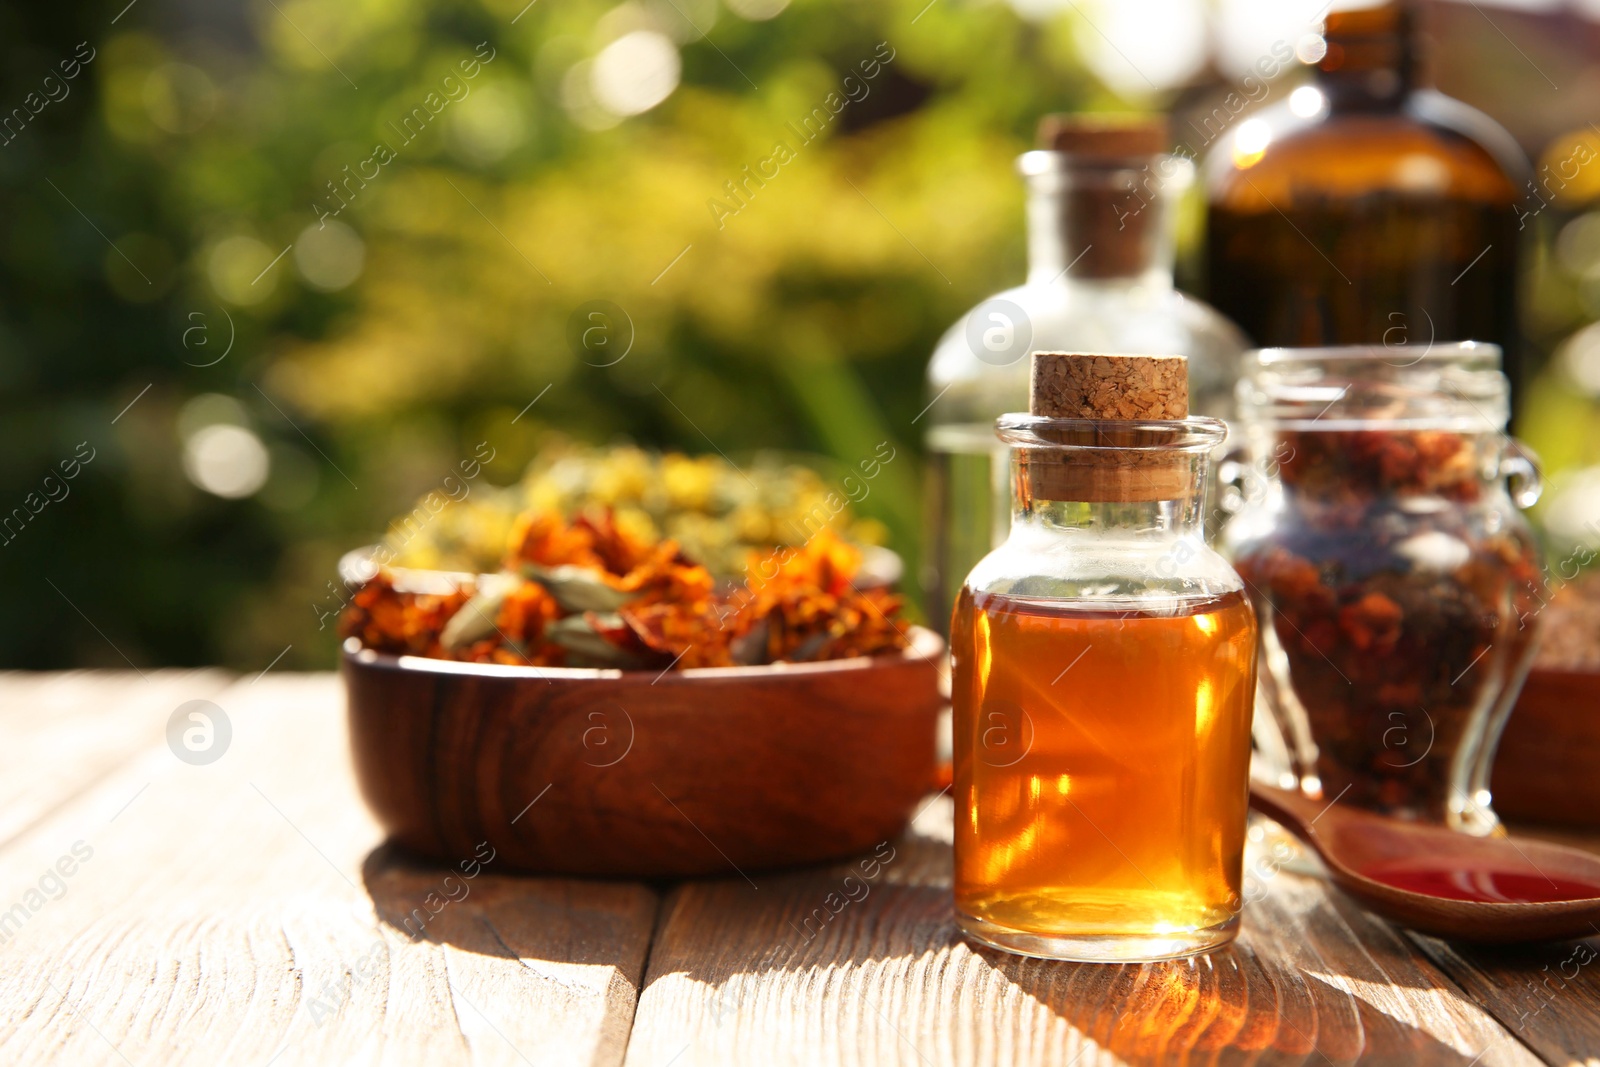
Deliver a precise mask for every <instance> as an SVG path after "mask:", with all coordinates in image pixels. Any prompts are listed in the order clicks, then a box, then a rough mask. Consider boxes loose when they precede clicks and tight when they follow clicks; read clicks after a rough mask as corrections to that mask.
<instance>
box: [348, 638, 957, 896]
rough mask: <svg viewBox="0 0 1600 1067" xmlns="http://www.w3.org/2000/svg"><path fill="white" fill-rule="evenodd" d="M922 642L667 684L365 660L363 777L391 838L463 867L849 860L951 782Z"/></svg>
mask: <svg viewBox="0 0 1600 1067" xmlns="http://www.w3.org/2000/svg"><path fill="white" fill-rule="evenodd" d="M912 637H913V640H914V641H915V642H916V644H915V645H914V646H913V647H912V648H909V649H907V650H905V651H904V652H898V653H885V654H883V655H879V656H860V657H854V658H851V659H844V660H834V661H825V662H811V663H795V664H773V665H768V666H761V667H728V668H713V669H697V670H688V671H661V672H651V671H616V670H580V669H567V668H533V667H511V666H503V665H500V664H476V663H455V662H449V661H443V660H434V659H422V658H417V657H395V656H383V655H379V654H377V653H374V652H370V651H367V650H365V649H360V648H359V647H351V646H348V645H347V647H346V651H345V655H344V660H343V665H342V666H343V676H344V681H345V686H346V690H347V692H348V694H349V707H350V712H349V715H350V735H351V741H352V745H353V749H354V756H355V766H356V776H357V778H358V780H359V781H360V783H361V790H362V794H363V795H364V796H365V797H366V799H367V802H368V803H369V804H370V805H371V806H372V810H373V811H374V812H376V813H377V815H378V819H379V821H380V822H381V823H382V824H383V826H384V828H385V829H387V830H388V831H389V833H391V834H393V835H394V837H395V838H396V839H397V840H399V841H402V842H404V843H405V844H406V845H408V846H410V847H411V848H414V849H416V850H418V851H420V852H423V853H426V854H427V855H430V856H433V857H435V858H436V859H444V860H447V861H448V860H450V859H451V858H452V857H456V856H460V855H462V854H464V853H466V852H468V851H469V850H470V849H471V848H472V847H473V846H474V845H475V844H476V843H477V842H479V841H482V840H485V839H487V840H488V841H489V842H491V844H492V845H493V846H494V847H495V848H496V849H498V850H500V852H502V853H503V854H504V856H505V859H504V862H505V864H506V865H508V866H511V867H515V868H516V869H518V870H523V871H532V872H536V873H553V874H582V875H594V874H598V875H608V876H618V875H621V876H627V877H635V878H659V877H670V876H692V875H708V874H711V875H722V874H730V873H733V872H735V871H742V872H753V871H759V870H762V869H766V868H772V867H793V866H796V865H798V864H802V863H817V862H820V861H826V860H836V859H839V858H840V857H843V856H849V855H851V854H852V853H854V852H856V851H858V850H860V849H862V848H865V847H869V846H870V845H871V844H872V843H874V842H876V841H879V840H882V839H883V838H884V837H888V836H893V835H896V834H899V833H900V831H901V830H902V829H903V828H904V826H905V824H906V819H907V818H908V817H909V816H910V815H911V813H912V811H913V810H914V809H915V807H916V805H917V802H918V801H919V800H920V799H921V797H922V794H923V793H924V792H925V791H926V790H927V788H928V784H929V783H930V782H931V781H933V775H934V727H935V723H936V722H937V719H938V715H939V708H940V704H941V699H940V696H939V677H938V675H939V672H938V664H939V662H940V661H941V659H942V655H943V651H944V646H943V642H942V641H941V640H940V639H939V637H938V636H937V635H935V634H933V633H932V632H930V631H928V630H923V629H920V628H918V629H914V630H913V631H912ZM547 791H548V796H546V792H547ZM536 801H537V802H538V804H539V805H540V807H539V808H538V809H529V808H528V805H529V804H532V803H534V802H536ZM528 810H538V811H540V812H541V813H543V815H544V817H543V818H539V819H531V818H526V817H525V816H524V814H523V813H524V812H525V811H528Z"/></svg>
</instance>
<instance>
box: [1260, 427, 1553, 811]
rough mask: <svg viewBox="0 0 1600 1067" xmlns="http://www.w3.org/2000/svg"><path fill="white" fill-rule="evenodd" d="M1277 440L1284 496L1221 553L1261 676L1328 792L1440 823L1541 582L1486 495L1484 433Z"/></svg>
mask: <svg viewBox="0 0 1600 1067" xmlns="http://www.w3.org/2000/svg"><path fill="white" fill-rule="evenodd" d="M1278 445H1279V449H1280V451H1279V454H1281V455H1290V456H1292V457H1293V458H1292V460H1290V461H1288V462H1285V463H1284V464H1283V466H1282V482H1283V506H1282V509H1281V511H1280V512H1279V513H1278V514H1277V518H1276V522H1275V525H1274V527H1273V528H1272V530H1270V531H1269V532H1267V533H1265V534H1263V535H1262V536H1260V537H1257V538H1255V539H1254V540H1250V541H1247V542H1245V543H1243V544H1242V545H1240V546H1239V547H1238V550H1237V551H1236V554H1235V555H1236V559H1235V565H1236V566H1237V568H1238V570H1239V573H1240V574H1241V575H1243V576H1244V578H1245V579H1246V581H1247V582H1248V583H1249V585H1250V587H1251V591H1252V594H1253V596H1254V598H1255V601H1256V610H1257V613H1258V615H1259V617H1260V619H1261V625H1262V627H1263V631H1264V633H1263V639H1264V640H1266V641H1267V643H1268V646H1269V654H1268V656H1267V658H1266V662H1267V664H1268V665H1269V667H1271V666H1272V665H1273V664H1274V663H1279V664H1286V666H1287V672H1286V673H1284V672H1282V671H1281V669H1278V668H1274V669H1273V670H1272V677H1269V678H1266V679H1264V680H1265V682H1266V684H1267V685H1268V686H1269V687H1270V690H1271V691H1273V692H1274V693H1275V696H1274V699H1275V701H1276V702H1277V704H1278V705H1279V707H1280V709H1282V710H1283V711H1284V713H1286V714H1288V715H1289V716H1290V717H1291V718H1293V717H1295V716H1296V715H1297V714H1298V711H1299V710H1300V709H1303V711H1304V717H1305V722H1306V724H1307V725H1308V726H1309V729H1310V734H1311V739H1312V740H1313V741H1314V742H1315V745H1316V749H1317V753H1316V763H1315V766H1314V767H1311V768H1307V771H1308V772H1309V773H1314V774H1315V775H1316V776H1317V777H1318V778H1320V780H1321V783H1322V789H1323V792H1324V794H1325V795H1327V796H1330V797H1331V796H1335V795H1340V796H1343V797H1344V799H1345V801H1347V802H1349V803H1354V804H1357V805H1361V806H1367V807H1376V808H1382V809H1387V810H1391V811H1400V812H1406V813H1410V814H1415V815H1423V816H1426V817H1429V818H1432V819H1435V820H1440V821H1442V820H1444V819H1445V818H1446V817H1447V811H1448V809H1449V807H1450V805H1451V804H1452V803H1454V804H1456V805H1460V804H1462V803H1468V804H1470V803H1476V801H1475V800H1473V799H1472V798H1461V797H1456V798H1452V797H1450V796H1449V795H1448V793H1449V788H1450V785H1451V782H1452V773H1453V772H1452V762H1453V761H1454V760H1455V759H1456V758H1457V757H1458V755H1459V754H1460V753H1461V751H1462V746H1463V745H1464V744H1467V743H1469V742H1470V739H1471V738H1472V737H1473V736H1474V731H1477V730H1480V728H1481V727H1480V723H1481V722H1482V718H1483V717H1484V716H1487V715H1489V714H1490V713H1491V711H1492V709H1493V707H1494V705H1495V702H1496V701H1497V700H1499V698H1500V696H1501V694H1502V693H1503V691H1504V689H1505V686H1506V682H1507V678H1508V676H1509V675H1511V674H1513V673H1514V672H1515V670H1516V669H1517V667H1518V665H1520V664H1521V663H1522V662H1523V661H1524V659H1525V657H1526V655H1527V652H1528V649H1529V647H1530V643H1531V638H1532V634H1533V630H1532V627H1531V625H1530V620H1531V619H1532V616H1533V614H1534V613H1535V612H1534V610H1533V609H1534V608H1535V607H1536V603H1537V602H1536V597H1537V595H1538V590H1539V589H1541V588H1542V583H1541V575H1540V571H1539V566H1538V562H1537V560H1538V556H1537V551H1536V549H1535V547H1534V545H1533V544H1532V542H1531V540H1530V539H1529V538H1528V536H1527V535H1526V534H1525V533H1524V532H1522V528H1521V527H1520V526H1518V525H1516V524H1508V523H1507V522H1506V521H1505V516H1504V514H1503V511H1502V509H1501V504H1500V502H1499V501H1497V500H1496V499H1495V498H1493V497H1490V496H1488V495H1486V486H1488V485H1489V484H1490V483H1489V482H1488V479H1487V478H1486V477H1485V469H1486V468H1485V465H1484V463H1483V462H1482V459H1481V457H1482V456H1483V455H1484V454H1485V452H1486V451H1487V450H1488V449H1490V448H1492V447H1494V442H1493V441H1491V440H1489V439H1488V438H1486V437H1481V436H1479V435H1470V434H1458V433H1452V432H1449V431H1443V430H1397V431H1387V430H1385V431H1376V430H1363V431H1343V430H1312V431H1302V432H1290V433H1284V434H1282V435H1281V440H1280V441H1279V442H1278ZM1504 506H1505V507H1509V503H1507V504H1505V505H1504ZM1272 646H1276V647H1277V648H1279V649H1281V650H1282V655H1281V656H1275V655H1274V654H1273V651H1274V650H1273V648H1272ZM1469 756H1470V754H1469ZM1464 758H1465V757H1464Z"/></svg>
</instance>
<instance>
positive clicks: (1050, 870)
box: [950, 415, 1256, 961]
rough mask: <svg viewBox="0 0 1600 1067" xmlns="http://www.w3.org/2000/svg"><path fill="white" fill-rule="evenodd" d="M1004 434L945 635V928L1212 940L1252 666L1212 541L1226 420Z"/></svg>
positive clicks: (1189, 948) (1139, 947)
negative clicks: (952, 915) (980, 537)
mask: <svg viewBox="0 0 1600 1067" xmlns="http://www.w3.org/2000/svg"><path fill="white" fill-rule="evenodd" d="M998 425H999V436H1000V439H1001V440H1002V441H1003V442H1005V444H1006V445H1008V446H1010V449H1011V464H1010V466H1011V474H1012V481H1013V487H1014V505H1013V509H1012V514H1011V528H1010V534H1009V536H1008V538H1007V539H1006V541H1005V542H1004V543H1003V544H1002V545H1000V547H998V548H996V549H995V550H994V551H992V552H990V553H989V554H988V555H987V556H986V557H985V558H984V559H983V561H982V562H980V563H979V564H978V566H977V567H976V568H974V569H973V571H972V573H971V575H970V576H969V577H968V578H967V581H966V584H965V585H964V586H963V588H962V590H961V593H960V596H959V599H958V603H957V607H956V610H955V613H954V617H953V621H952V623H951V630H952V633H951V639H950V654H951V665H952V671H953V687H952V703H953V705H954V728H955V736H954V756H955V761H954V762H955V766H954V777H955V782H954V795H955V799H956V820H955V898H956V912H957V921H958V922H959V924H960V926H961V928H962V929H963V931H964V932H965V933H967V934H968V935H969V936H971V937H973V938H974V939H976V940H979V941H982V942H984V943H986V944H989V945H993V946H995V947H998V948H1003V949H1006V950H1008V951H1012V952H1018V953H1022V954H1025V955H1033V956H1042V957H1048V958H1055V959H1077V960H1114V961H1136V960H1153V959H1166V958H1171V957H1175V956H1183V955H1189V954H1193V953H1196V952H1202V951H1205V950H1207V949H1209V948H1212V947H1214V946H1216V945H1220V944H1223V943H1225V942H1227V941H1229V940H1231V939H1232V938H1233V936H1234V934H1235V932H1236V928H1237V923H1238V913H1239V909H1240V907H1241V904H1242V901H1241V898H1240V886H1241V880H1242V874H1243V870H1242V865H1243V852H1244V842H1245V827H1246V816H1247V810H1248V806H1249V799H1248V781H1247V779H1248V770H1249V761H1250V718H1251V708H1252V704H1253V700H1254V692H1255V655H1256V631H1255V616H1254V612H1253V610H1252V608H1251V605H1250V602H1249V600H1248V599H1247V597H1246V596H1245V592H1244V586H1243V583H1242V582H1241V581H1240V579H1239V577H1238V575H1237V574H1235V573H1234V571H1233V570H1232V568H1230V567H1229V566H1228V564H1227V563H1226V562H1225V561H1224V560H1223V559H1222V557H1221V556H1219V555H1217V554H1216V553H1215V552H1213V551H1212V550H1211V549H1210V548H1209V547H1207V545H1206V543H1205V539H1204V520H1203V514H1202V502H1203V496H1204V487H1205V484H1206V480H1207V467H1208V465H1209V462H1210V457H1211V453H1212V450H1213V449H1214V448H1215V447H1216V446H1217V445H1218V444H1219V443H1220V442H1221V441H1222V439H1223V437H1224V435H1225V433H1226V428H1225V426H1224V424H1223V423H1222V422H1220V421H1218V420H1216V419H1207V418H1188V419H1182V420H1170V421H1169V420H1162V421H1149V422H1120V421H1117V422H1112V421H1106V420H1085V419H1058V418H1041V417H1036V416H1032V415H1006V416H1004V417H1002V418H1001V419H1000V420H999V423H998ZM1108 471H1109V472H1121V473H1120V474H1119V475H1114V476H1112V477H1111V481H1110V482H1106V481H1105V480H1104V476H1105V475H1106V472H1108ZM1108 484H1112V485H1113V486H1114V487H1120V488H1114V489H1113V491H1111V492H1106V491H1105V488H1106V485H1108ZM1129 485H1134V486H1138V485H1143V487H1144V488H1143V489H1142V490H1140V489H1137V488H1136V489H1135V490H1134V491H1131V492H1129V491H1127V487H1128V486H1129Z"/></svg>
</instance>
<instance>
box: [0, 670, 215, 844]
mask: <svg viewBox="0 0 1600 1067" xmlns="http://www.w3.org/2000/svg"><path fill="white" fill-rule="evenodd" d="M228 681H229V679H228V675H227V674H226V673H224V672H222V671H214V670H207V671H146V672H145V673H144V674H143V675H139V674H135V673H133V672H132V671H71V672H64V673H61V674H37V675H30V674H21V673H5V674H0V693H3V694H4V698H3V700H0V736H4V738H5V744H4V745H0V846H4V844H5V843H6V842H8V841H10V840H12V839H13V838H15V837H16V836H17V835H18V834H20V833H21V832H22V831H23V830H25V829H27V828H28V827H29V826H31V825H33V824H34V823H35V822H37V821H38V820H39V819H40V818H42V817H44V816H45V815H46V814H48V813H49V812H51V811H53V810H55V809H56V808H57V807H59V806H60V805H61V804H63V803H65V802H66V801H68V800H70V799H71V798H73V797H75V796H77V795H78V794H79V793H81V792H82V791H83V790H84V789H86V788H88V787H89V786H90V785H92V784H94V783H95V782H97V781H99V780H100V779H102V778H104V777H105V776H106V775H107V774H108V773H110V772H111V771H112V770H113V769H114V768H116V767H118V766H121V765H122V764H124V763H126V762H127V761H128V760H130V759H133V758H134V757H135V756H137V755H138V754H140V753H142V752H144V751H147V750H149V749H153V748H156V747H158V746H160V745H162V744H165V730H166V725H167V718H168V717H169V716H170V715H171V714H172V713H173V711H174V710H176V709H177V707H178V705H179V704H182V703H183V702H184V701H186V700H204V699H209V698H213V697H215V696H216V695H217V693H218V692H220V691H221V690H222V689H223V688H224V687H225V686H226V685H227V684H228ZM113 708H114V709H115V710H116V713H115V714H108V711H109V710H110V709H113Z"/></svg>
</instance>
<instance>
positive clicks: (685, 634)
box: [341, 510, 909, 670]
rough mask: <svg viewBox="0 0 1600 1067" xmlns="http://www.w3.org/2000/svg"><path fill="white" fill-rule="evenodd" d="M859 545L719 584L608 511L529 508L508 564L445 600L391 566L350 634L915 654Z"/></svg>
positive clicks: (798, 554) (480, 657)
mask: <svg viewBox="0 0 1600 1067" xmlns="http://www.w3.org/2000/svg"><path fill="white" fill-rule="evenodd" d="M860 565H861V555H860V553H859V552H858V551H857V550H856V549H855V548H853V547H852V546H850V545H849V544H847V543H845V542H844V541H842V540H840V539H839V538H838V537H836V536H834V535H833V534H832V533H831V532H829V531H827V530H824V531H822V532H821V533H819V534H818V535H817V536H816V537H814V538H812V540H811V541H809V542H807V543H806V544H804V545H802V546H800V547H798V548H792V547H783V548H779V549H776V550H774V553H773V554H772V555H770V556H768V557H766V558H765V559H757V560H752V562H751V566H750V568H749V579H748V581H747V582H746V583H745V584H744V585H742V586H740V587H738V588H736V589H732V590H728V589H722V590H720V591H719V590H718V588H717V586H716V583H715V581H714V579H713V578H712V576H711V573H710V572H709V571H707V570H706V568H704V567H702V566H700V565H699V564H697V563H694V562H692V561H690V560H688V559H686V558H685V557H684V555H683V554H682V552H680V551H679V549H678V546H677V544H676V543H674V542H672V541H659V542H654V543H651V542H648V541H646V540H643V539H641V538H639V537H637V536H633V535H630V534H629V533H628V532H627V531H625V530H623V529H622V528H621V527H619V526H618V524H617V523H616V521H615V519H614V517H613V516H612V514H611V513H610V512H609V511H607V510H595V511H591V512H586V513H585V514H583V515H581V516H580V517H579V518H577V519H576V520H574V521H573V522H571V523H567V522H564V521H563V520H562V519H561V518H560V517H559V516H557V515H555V514H553V513H534V514H529V515H525V516H523V517H522V518H521V519H520V520H519V521H518V522H517V524H516V528H515V532H514V533H513V535H512V538H511V551H510V553H509V554H508V556H507V558H506V570H505V571H504V572H502V573H501V574H499V575H493V576H489V577H486V578H484V579H481V580H480V581H479V582H478V583H476V584H465V585H463V586H462V587H461V588H460V589H458V590H456V591H455V592H454V593H451V594H448V595H444V596H441V595H433V594H422V593H408V592H403V591H400V590H397V589H396V588H395V587H394V584H393V581H392V579H391V578H390V577H389V576H388V575H387V574H380V575H379V576H378V577H376V578H374V579H373V580H372V581H371V582H368V583H367V584H366V585H365V586H363V587H362V589H361V590H360V591H359V592H358V593H357V594H356V597H355V600H354V601H353V602H352V604H351V607H350V608H349V609H347V611H346V613H345V616H344V618H343V619H342V620H341V632H342V633H343V634H344V635H345V636H354V637H357V638H359V639H360V640H361V642H362V643H363V644H364V645H366V646H367V647H369V648H373V649H377V650H379V651H384V652H403V653H410V654H413V655H424V656H435V657H440V658H445V659H460V660H470V661H474V662H483V663H521V664H533V665H536V666H560V665H566V666H603V667H621V668H625V669H628V668H649V669H655V670H664V669H679V670H682V669H686V668H690V667H726V666H734V665H750V664H761V663H776V662H780V661H802V660H818V659H841V658H844V657H848V656H861V655H871V654H873V653H877V652H885V651H890V650H894V649H900V648H905V647H906V646H907V644H908V643H909V641H908V638H907V637H906V635H905V632H904V629H903V628H902V627H901V625H900V623H899V622H898V621H897V618H898V615H899V611H900V600H899V598H898V597H896V596H894V595H893V594H892V593H889V592H887V591H885V590H882V589H868V590H861V589H858V588H857V587H856V586H855V584H854V581H853V580H854V578H855V575H856V572H857V571H858V569H859V568H860Z"/></svg>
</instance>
